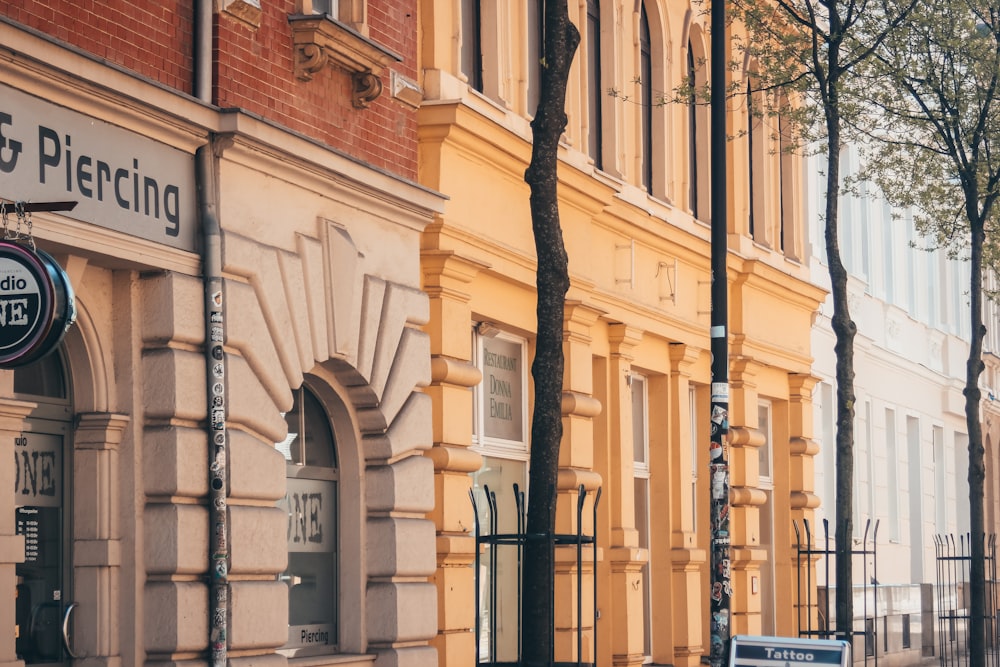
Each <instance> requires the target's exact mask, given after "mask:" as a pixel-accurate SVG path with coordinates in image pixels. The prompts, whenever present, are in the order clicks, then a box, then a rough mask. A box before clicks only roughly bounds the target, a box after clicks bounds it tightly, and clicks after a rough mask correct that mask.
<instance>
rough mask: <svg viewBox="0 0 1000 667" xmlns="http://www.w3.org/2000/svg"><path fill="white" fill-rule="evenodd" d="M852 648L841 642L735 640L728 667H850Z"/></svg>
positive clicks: (772, 638) (774, 639)
mask: <svg viewBox="0 0 1000 667" xmlns="http://www.w3.org/2000/svg"><path fill="white" fill-rule="evenodd" d="M851 662H852V660H851V646H850V644H848V643H847V642H846V641H843V640H839V639H796V638H791V637H749V636H737V637H733V643H732V647H731V650H730V652H729V667H802V666H804V665H827V666H829V667H832V666H833V665H839V666H840V667H850V665H851Z"/></svg>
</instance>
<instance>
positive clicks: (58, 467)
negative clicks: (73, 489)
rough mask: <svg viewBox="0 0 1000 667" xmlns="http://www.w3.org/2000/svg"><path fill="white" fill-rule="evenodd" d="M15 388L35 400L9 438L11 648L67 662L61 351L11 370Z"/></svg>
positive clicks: (25, 655) (34, 658) (32, 659)
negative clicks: (15, 554) (14, 552)
mask: <svg viewBox="0 0 1000 667" xmlns="http://www.w3.org/2000/svg"><path fill="white" fill-rule="evenodd" d="M14 391H15V393H18V394H22V396H19V398H25V399H26V400H32V401H34V402H37V404H38V407H37V408H36V409H35V410H34V411H33V412H32V414H31V416H30V417H29V418H28V419H27V420H26V421H25V430H24V431H23V432H22V433H21V434H20V435H19V436H18V437H16V438H15V439H14V463H15V469H14V521H15V526H16V532H17V534H18V535H23V536H24V562H23V563H18V564H17V566H16V568H15V573H16V575H17V588H16V600H15V623H16V626H15V628H16V629H15V647H16V651H17V657H18V658H19V659H21V660H23V661H24V662H25V664H27V665H63V664H68V660H69V656H68V655H67V652H66V644H67V641H68V637H67V636H66V633H67V632H68V625H69V623H68V621H69V618H68V617H67V615H68V613H69V612H71V611H72V609H71V604H70V601H71V590H72V588H71V586H70V583H71V582H70V574H71V568H70V562H69V560H70V559H69V552H70V551H69V548H68V545H69V539H70V533H69V525H68V524H69V521H68V517H69V516H70V514H69V509H70V506H69V504H68V500H69V498H70V494H69V492H68V489H69V471H70V470H72V468H71V467H70V466H69V465H68V461H67V460H66V459H67V452H68V449H67V447H66V444H67V442H68V437H69V433H70V426H71V421H70V419H69V415H70V412H71V411H70V406H69V401H68V400H66V399H67V397H66V391H65V383H64V382H63V374H62V364H61V362H60V361H59V358H58V355H51V356H50V357H47V358H46V359H45V360H43V361H40V362H37V363H35V364H32V365H29V366H25V367H24V368H22V369H18V370H17V371H15V376H14Z"/></svg>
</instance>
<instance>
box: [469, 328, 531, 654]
mask: <svg viewBox="0 0 1000 667" xmlns="http://www.w3.org/2000/svg"><path fill="white" fill-rule="evenodd" d="M473 343H474V349H475V352H476V366H477V368H479V370H480V372H482V375H483V381H482V382H481V383H479V385H477V387H476V389H475V412H474V414H473V434H472V443H473V449H474V450H475V451H476V452H478V453H479V454H481V455H482V461H483V462H482V467H481V468H480V469H479V470H478V471H477V472H476V473H474V474H473V476H472V485H473V494H474V495H475V498H476V503H477V508H478V510H479V522H480V526H482V527H484V529H483V532H484V533H486V532H489V526H490V525H491V523H490V521H489V512H488V509H487V505H486V489H487V488H489V490H490V492H491V493H493V494H495V498H496V502H497V507H498V508H499V509H498V512H497V515H496V517H495V519H496V521H495V522H494V523H493V524H492V525H493V526H494V527H495V528H496V530H497V532H498V533H507V534H510V533H514V532H516V531H517V512H516V510H515V507H516V505H515V503H514V487H515V485H517V489H518V491H519V492H520V493H524V492H525V491H526V490H527V486H528V484H527V482H528V456H529V451H528V435H527V424H528V417H527V412H528V402H527V396H528V392H527V386H528V375H527V364H526V359H527V354H526V353H527V342H526V341H525V340H524V339H523V338H518V337H516V336H513V335H510V334H507V333H504V332H502V331H499V330H498V329H497V327H495V326H493V325H490V326H483V325H482V324H480V326H478V327H476V330H475V333H474V334H473ZM479 566H480V572H479V575H480V576H479V586H480V588H479V628H478V632H477V635H476V639H477V641H478V642H479V658H480V661H481V662H495V661H501V662H510V661H515V660H516V659H517V655H518V641H519V636H518V623H517V618H518V600H519V597H518V584H519V580H518V565H517V550H516V549H509V548H503V547H494V546H486V547H485V551H484V552H483V554H482V556H481V557H480V561H479ZM491 575H495V580H493V581H491V578H490V577H491Z"/></svg>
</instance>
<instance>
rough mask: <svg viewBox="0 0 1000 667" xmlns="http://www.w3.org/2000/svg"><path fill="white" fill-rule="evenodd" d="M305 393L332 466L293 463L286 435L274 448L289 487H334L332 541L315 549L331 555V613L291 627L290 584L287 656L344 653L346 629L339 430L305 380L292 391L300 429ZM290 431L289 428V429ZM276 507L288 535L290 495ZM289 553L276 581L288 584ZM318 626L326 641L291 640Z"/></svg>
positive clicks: (317, 391)
mask: <svg viewBox="0 0 1000 667" xmlns="http://www.w3.org/2000/svg"><path fill="white" fill-rule="evenodd" d="M306 392H308V395H309V396H310V398H311V402H312V403H313V407H315V408H317V409H319V411H320V414H319V415H318V418H320V419H322V420H323V423H324V424H325V426H326V429H325V430H326V433H327V434H328V435H329V440H328V444H329V446H330V447H331V448H332V450H333V452H332V456H331V458H330V461H331V463H332V465H331V466H322V465H312V464H310V463H309V459H308V458H306V459H305V460H304V461H303V462H302V463H295V462H294V457H292V455H291V447H290V446H291V442H292V441H291V440H290V439H289V438H286V440H285V441H284V442H283V443H276V445H275V447H276V448H277V449H278V450H279V451H281V452H282V454H283V455H284V456H285V462H286V464H285V478H286V480H288V484H289V486H293V482H292V480H295V481H296V482H298V481H300V480H308V481H310V482H314V483H315V485H316V486H318V485H326V486H327V487H328V488H332V490H333V494H334V501H333V508H332V509H331V510H328V511H329V512H330V513H331V514H332V517H327V518H328V520H330V521H331V524H332V526H333V536H332V538H331V542H332V544H331V546H330V548H329V549H328V550H324V551H320V552H317V553H326V554H330V557H329V558H328V559H327V561H326V562H327V566H328V567H329V568H330V569H331V570H332V573H331V574H330V577H331V581H332V583H331V588H332V595H331V597H332V612H331V617H330V618H329V619H327V620H328V621H329V622H327V623H307V624H299V625H294V626H293V625H292V624H291V620H292V618H291V614H292V600H291V596H292V591H293V586H292V585H289V617H288V621H289V623H288V629H289V635H288V642H287V643H285V644H284V645H283V646H282V647H281V648H280V649H279V652H280V653H282V654H284V655H286V656H287V657H289V658H292V657H315V656H322V655H338V654H343V653H344V652H345V651H344V648H345V646H344V642H343V638H344V637H345V628H344V623H343V620H344V618H345V615H344V614H343V613H342V610H343V609H345V608H348V606H347V605H346V602H347V600H345V595H344V585H345V578H344V568H343V567H342V562H343V560H344V551H343V546H342V545H343V544H344V538H343V532H344V531H343V530H342V522H343V516H344V507H343V505H342V502H341V498H343V497H344V496H345V493H344V489H343V488H342V485H341V470H342V469H341V452H340V448H339V447H338V444H339V439H338V430H337V428H336V427H335V423H336V420H335V418H334V413H333V411H331V409H330V407H331V406H330V405H329V402H328V400H326V398H327V397H326V396H324V393H323V392H322V391H321V390H320V388H319V387H318V386H316V385H314V384H313V383H312V382H310V381H309V380H308V379H307V380H306V381H304V382H303V383H302V385H300V386H299V387H298V388H296V389H295V390H293V394H294V395H295V397H294V398H295V401H294V403H293V409H295V407H294V406H298V408H299V423H300V429H301V428H302V426H301V425H304V424H307V423H308V422H309V417H308V416H307V415H306V414H305V409H306V407H307V406H308V402H307V401H304V400H302V398H301V397H304V396H305V395H306ZM289 412H291V411H289ZM287 414H288V413H284V415H283V417H285V415H287ZM286 418H287V417H286ZM289 431H291V429H289ZM303 431H304V429H303ZM303 431H299V432H297V433H298V434H300V436H301V437H302V440H303V448H304V450H305V451H306V452H308V449H307V448H308V447H309V444H310V443H309V440H310V437H309V435H301V434H302V432H303ZM286 443H287V444H288V447H287V448H286V449H283V448H282V445H283V444H286ZM286 451H288V454H285V452H286ZM296 485H297V484H296ZM327 502H329V501H327ZM277 506H278V507H279V508H282V509H285V511H286V512H288V513H289V533H290V534H291V508H292V504H291V502H290V500H289V496H288V495H287V494H286V496H285V497H284V498H283V499H282V500H281V501H278V503H277ZM320 507H321V506H320ZM319 511H322V510H321V509H320V510H318V511H317V514H318V512H319ZM321 525H322V524H321ZM289 539H291V538H289ZM289 546H291V545H290V544H288V545H286V547H289ZM292 553H299V552H293V551H292V550H291V549H289V559H288V566H287V567H286V569H285V571H284V572H281V573H280V574H278V575H277V578H278V580H280V581H282V582H285V583H289V582H290V581H292V580H293V578H294V577H295V576H296V575H294V574H293V573H291V572H290V571H291V568H292ZM303 553H304V552H303ZM319 626H329V627H330V628H331V629H330V630H328V632H330V633H331V635H332V636H330V637H328V639H327V641H326V643H323V644H318V645H317V644H314V643H312V642H300V643H294V642H293V641H292V633H293V632H301V631H302V629H304V628H310V627H319Z"/></svg>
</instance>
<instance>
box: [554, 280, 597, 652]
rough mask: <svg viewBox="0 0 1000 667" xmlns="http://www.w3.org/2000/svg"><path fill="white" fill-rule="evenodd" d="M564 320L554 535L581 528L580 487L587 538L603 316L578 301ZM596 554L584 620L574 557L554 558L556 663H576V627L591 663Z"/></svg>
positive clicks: (586, 560)
mask: <svg viewBox="0 0 1000 667" xmlns="http://www.w3.org/2000/svg"><path fill="white" fill-rule="evenodd" d="M563 314H564V318H565V319H564V321H563V327H564V329H563V357H564V360H565V371H564V374H563V397H562V413H563V439H562V443H561V445H560V449H559V479H558V487H559V500H558V505H557V509H556V532H557V533H563V534H566V533H575V532H576V530H577V528H578V525H577V524H578V521H577V505H578V500H579V489H580V487H581V486H582V487H583V488H584V489H585V491H586V492H587V494H588V496H589V498H588V499H587V500H586V502H585V507H584V510H583V513H582V516H581V522H582V523H583V525H582V527H581V529H582V532H583V533H584V534H585V535H593V534H594V526H593V525H592V521H591V520H590V518H591V517H592V516H593V511H592V507H593V505H592V503H593V502H594V500H593V499H594V497H595V494H594V492H595V491H596V490H597V489H598V487H600V486H601V476H600V475H599V474H598V473H597V472H595V471H594V417H595V416H597V415H599V414H600V413H601V404H600V402H599V401H598V400H596V399H595V398H594V397H593V391H594V370H593V350H592V347H591V343H592V341H593V331H592V330H593V327H594V325H595V324H597V322H598V319H599V318H600V316H601V315H602V314H603V311H601V310H598V309H597V308H594V307H593V306H591V305H589V304H586V303H584V302H582V301H578V300H572V299H570V300H567V301H566V304H565V309H564V313H563ZM593 562H594V554H593V551H591V550H590V549H585V550H584V552H583V565H582V573H581V575H582V582H583V583H582V597H581V599H580V602H581V604H582V610H581V613H580V616H581V618H577V597H576V596H577V593H576V590H577V588H576V586H577V568H576V554H575V552H574V553H573V554H572V556H571V555H570V554H569V552H568V550H566V549H563V550H559V549H557V553H556V572H555V585H556V609H555V614H556V619H555V626H556V627H555V644H556V660H557V661H575V660H576V658H577V634H576V633H577V627H578V626H582V631H583V641H582V647H581V650H582V652H583V655H582V656H580V657H581V659H582V660H583V661H584V662H592V661H593V660H594V656H593V655H592V654H591V653H592V647H593V639H594V638H593V632H594V628H593V618H594V610H593V606H592V604H591V595H592V593H591V591H593V577H594V572H593V565H592V564H593Z"/></svg>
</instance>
